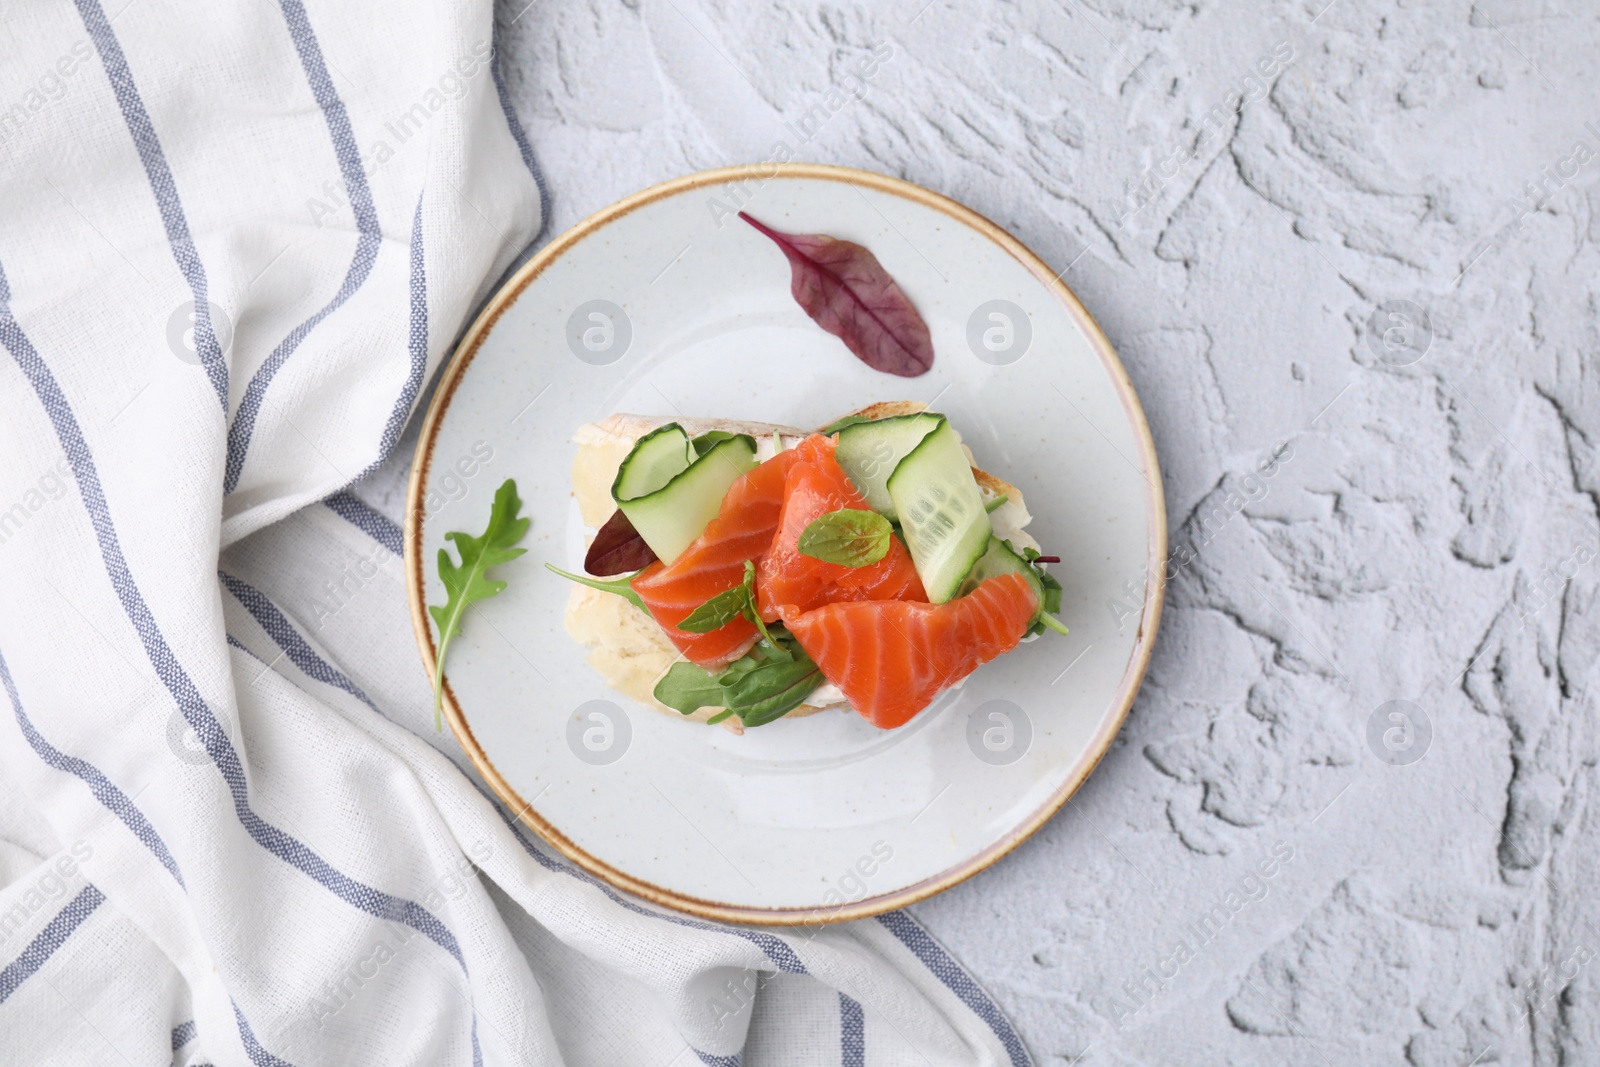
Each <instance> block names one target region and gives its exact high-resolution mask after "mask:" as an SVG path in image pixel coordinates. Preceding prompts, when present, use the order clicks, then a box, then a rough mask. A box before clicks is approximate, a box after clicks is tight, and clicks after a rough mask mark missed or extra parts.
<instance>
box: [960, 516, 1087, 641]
mask: <svg viewBox="0 0 1600 1067" xmlns="http://www.w3.org/2000/svg"><path fill="white" fill-rule="evenodd" d="M1029 551H1033V550H1032V549H1030V550H1029ZM1033 554H1034V555H1036V556H1037V555H1038V552H1033ZM1001 574H1020V575H1022V576H1023V577H1024V578H1026V579H1027V580H1028V584H1029V585H1030V586H1032V587H1033V595H1034V597H1035V598H1037V599H1038V601H1039V607H1038V609H1037V610H1035V611H1034V613H1033V618H1032V620H1030V621H1029V623H1028V630H1027V633H1028V634H1037V633H1043V632H1044V631H1045V630H1046V629H1051V630H1055V631H1056V632H1057V633H1063V634H1064V633H1066V632H1067V628H1066V627H1065V626H1064V625H1062V623H1061V620H1060V619H1057V618H1056V617H1055V616H1054V615H1052V614H1050V613H1051V612H1053V611H1060V610H1061V583H1060V582H1058V581H1056V580H1055V578H1053V577H1051V576H1050V575H1049V574H1047V573H1045V572H1044V571H1041V570H1040V569H1039V568H1038V567H1035V566H1034V565H1033V561H1032V560H1031V559H1029V558H1028V557H1027V556H1025V555H1023V554H1022V553H1020V552H1018V551H1017V550H1016V548H1015V547H1013V546H1012V544H1011V542H1010V541H1006V540H1002V539H1001V538H1000V537H999V536H993V537H990V538H989V549H988V551H986V552H985V553H984V554H983V555H982V556H981V557H979V559H978V562H976V563H974V564H973V565H972V570H971V571H969V572H968V573H967V576H966V577H965V578H964V579H962V581H961V590H960V592H959V593H957V594H956V595H957V596H966V595H967V594H968V593H970V592H972V591H973V590H974V589H976V588H978V583H980V582H982V581H984V580H985V579H987V578H994V577H996V576H998V575H1001Z"/></svg>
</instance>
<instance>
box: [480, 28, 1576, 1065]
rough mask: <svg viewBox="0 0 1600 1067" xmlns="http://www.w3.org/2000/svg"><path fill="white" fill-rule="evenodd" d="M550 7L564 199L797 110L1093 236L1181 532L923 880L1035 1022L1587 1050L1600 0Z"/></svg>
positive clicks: (1139, 1034) (1060, 252)
mask: <svg viewBox="0 0 1600 1067" xmlns="http://www.w3.org/2000/svg"><path fill="white" fill-rule="evenodd" d="M525 2H526V0H512V3H511V4H509V5H503V7H502V11H501V14H500V23H501V33H502V47H503V49H504V63H505V65H506V70H507V76H508V80H509V82H510V84H511V89H512V94H513V96H514V99H515V102H516V106H517V109H518V111H519V112H520V113H521V115H522V117H523V119H524V121H525V122H526V123H527V125H528V126H529V129H530V132H531V134H532V138H533V142H534V144H535V146H536V148H537V150H538V153H539V156H540V159H541V161H542V162H543V165H544V169H545V172H546V174H547V175H548V177H549V182H550V187H551V189H552V192H553V194H554V218H553V219H552V223H551V225H552V229H551V231H549V232H559V231H560V230H562V229H565V228H567V227H568V226H570V225H571V224H572V223H574V222H576V221H577V220H578V219H580V218H581V217H583V216H584V215H586V214H588V213H589V212H591V211H593V210H595V209H597V208H599V207H601V206H603V205H605V204H607V203H609V202H611V201H612V200H615V199H617V198H618V197H620V196H623V195H625V194H627V193H630V192H633V191H635V190H637V189H639V188H641V187H643V186H645V185H648V184H651V183H653V182H656V181H660V180H663V179H666V178H670V177H674V176H676V175H680V174H683V173H686V172H688V171H692V170H698V169H701V168H706V167H713V166H720V165H724V164H730V163H742V162H754V161H758V160H762V159H765V158H768V156H769V154H770V152H771V148H772V145H773V143H774V142H775V141H776V140H778V139H785V140H788V141H789V142H790V143H791V144H794V143H795V142H796V141H797V140H800V138H797V137H796V135H795V131H796V130H800V131H801V132H802V133H805V132H809V138H808V139H806V140H805V143H804V146H803V147H802V148H800V149H799V151H798V152H797V158H800V159H806V160H816V161H821V162H831V163H843V164H849V165H854V166H860V167H866V168H869V169H874V170H879V171H884V172H887V173H890V174H895V175H898V176H901V177H904V178H908V179H910V180H912V181H915V182H918V183H921V184H924V185H927V186H929V187H931V188H933V189H937V190H940V191H942V192H945V193H948V194H950V195H951V196H954V197H956V198H958V199H960V200H962V201H965V202H966V203H968V204H970V205H972V206H973V207H975V208H977V209H978V210H979V211H982V212H984V213H985V214H987V215H989V216H990V217H992V218H994V219H995V220H996V221H998V222H999V223H1001V224H1002V225H1004V226H1006V227H1007V228H1009V229H1011V230H1012V231H1013V232H1014V233H1016V234H1017V235H1018V236H1019V237H1021V238H1022V239H1023V240H1024V241H1026V242H1027V243H1028V244H1030V245H1031V246H1032V247H1034V248H1035V249H1036V250H1038V251H1039V252H1040V253H1041V254H1043V255H1044V256H1045V257H1046V258H1048V259H1051V260H1053V261H1054V262H1056V263H1057V264H1058V265H1060V266H1061V267H1067V266H1068V264H1072V266H1071V269H1070V270H1069V271H1068V273H1067V275H1066V279H1067V281H1068V282H1069V283H1070V284H1071V285H1072V286H1073V287H1074V288H1075V289H1076V290H1077V291H1078V293H1079V294H1080V295H1081V296H1082V297H1083V299H1084V301H1085V302H1086V303H1087V304H1088V306H1089V307H1090V309H1091V310H1092V311H1093V313H1094V314H1095V315H1096V316H1097V317H1098V318H1099V321H1100V322H1101V324H1102V325H1103V326H1104V327H1105V329H1106V331H1107V333H1109V335H1110V336H1111V339H1112V341H1113V343H1114V344H1115V345H1116V347H1117V349H1118V351H1119V352H1120V353H1121V354H1122V358H1123V360H1124V361H1125V362H1126V363H1127V366H1128V370H1129V372H1130V373H1131V375H1132V376H1133V379H1134V382H1135V384H1136V385H1137V387H1138V389H1139V392H1140V394H1141V396H1142V397H1143V400H1144V404H1145V408H1146V410H1147V412H1148V413H1149V415H1150V418H1151V423H1152V426H1153V429H1154V432H1155V436H1156V443H1157V445H1158V447H1159V449H1160V453H1161V459H1162V462H1163V465H1164V467H1165V478H1166V493H1167V506H1168V510H1169V513H1170V516H1171V519H1172V527H1173V533H1174V537H1173V543H1174V546H1175V547H1177V546H1188V547H1189V548H1191V549H1192V550H1193V559H1192V561H1190V560H1187V559H1185V558H1182V557H1180V560H1179V561H1178V562H1183V563H1185V564H1186V565H1183V566H1177V567H1175V569H1176V570H1177V572H1178V573H1177V577H1176V578H1175V579H1174V580H1173V581H1172V583H1171V585H1170V587H1169V590H1168V601H1167V614H1166V618H1165V620H1164V625H1163V627H1162V633H1161V641H1160V644H1159V647H1158V648H1157V651H1156V656H1155V661H1154V663H1153V665H1152V667H1151V671H1150V676H1149V680H1148V681H1147V683H1146V685H1145V688H1144V691H1143V693H1142V695H1141V696H1140V698H1139V701H1138V703H1137V705H1136V706H1135V708H1134V711H1133V714H1132V716H1131V717H1130V718H1129V720H1128V723H1127V726H1126V728H1125V729H1124V730H1123V732H1122V735H1121V737H1120V738H1119V740H1118V742H1117V745H1116V747H1115V749H1114V750H1113V752H1112V753H1111V754H1110V756H1108V758H1107V759H1106V760H1105V762H1104V763H1103V764H1102V765H1101V767H1100V769H1099V770H1098V771H1097V772H1096V774H1095V775H1094V777H1093V778H1092V779H1091V780H1090V782H1089V783H1088V785H1087V786H1086V787H1085V789H1084V790H1083V791H1082V792H1081V793H1080V794H1079V796H1078V798H1077V799H1076V800H1075V802H1074V803H1073V804H1072V805H1071V806H1070V807H1069V808H1068V809H1066V810H1064V811H1063V813H1062V814H1061V815H1060V816H1059V817H1057V818H1056V819H1055V820H1054V821H1053V822H1052V823H1051V824H1050V825H1048V826H1047V827H1046V828H1045V829H1044V830H1043V831H1042V832H1040V833H1039V835H1038V836H1037V837H1036V838H1034V839H1033V840H1032V841H1031V842H1029V843H1028V844H1027V845H1026V846H1024V847H1023V848H1022V849H1020V850H1019V851H1018V852H1017V853H1016V854H1015V855H1014V856H1012V857H1011V858H1009V859H1007V860H1006V861H1004V862H1002V863H1000V864H999V865H997V866H996V867H995V868H993V869H991V870H990V871H988V872H987V873H985V874H983V875H981V876H979V877H978V878H975V879H973V880H972V881H971V882H968V883H967V884H965V885H962V886H960V887H959V888H957V889H955V890H952V891H951V892H948V893H946V894H944V895H943V896H940V897H938V898H935V899H934V900H931V901H928V902H927V903H925V904H923V905H921V906H919V907H918V908H917V909H916V910H917V912H918V914H919V915H920V916H921V917H922V918H923V919H924V920H925V921H926V922H928V923H929V924H930V925H931V927H932V928H933V930H934V931H935V932H936V933H937V934H938V935H939V936H940V937H941V938H943V939H944V941H945V942H946V943H947V944H948V945H949V946H950V947H951V949H952V950H953V951H955V952H956V953H957V955H959V956H960V957H961V959H963V960H964V961H965V962H966V963H967V964H969V965H970V966H971V967H973V968H974V970H975V971H976V972H977V973H978V974H979V975H981V976H982V977H983V979H984V980H985V981H986V982H987V984H988V986H989V988H990V989H991V991H992V992H993V993H994V994H995V996H996V997H997V998H998V999H999V1000H1000V1002H1001V1003H1002V1004H1003V1005H1004V1007H1005V1008H1006V1009H1007V1011H1009V1012H1010V1013H1011V1015H1012V1016H1013V1018H1014V1019H1015V1020H1016V1021H1017V1023H1018V1025H1019V1026H1020V1028H1021V1029H1022V1032H1023V1033H1024V1035H1025V1036H1026V1038H1027V1040H1028V1042H1029V1043H1030V1045H1031V1047H1032V1049H1033V1051H1034V1053H1035V1055H1036V1056H1037V1058H1038V1059H1039V1061H1040V1063H1041V1064H1051V1065H1056V1067H1064V1065H1066V1064H1069V1063H1074V1062H1080V1063H1083V1064H1151V1065H1154V1064H1170V1063H1186V1064H1188V1063H1192V1064H1217V1063H1229V1064H1269V1063H1296V1064H1323V1063H1325V1064H1329V1065H1330V1067H1331V1065H1332V1064H1341V1063H1349V1062H1360V1063H1400V1062H1406V1061H1408V1060H1409V1062H1411V1063H1413V1064H1417V1065H1434V1064H1458V1065H1465V1064H1468V1063H1478V1064H1486V1063H1518V1064H1521V1063H1539V1064H1555V1063H1569V1062H1571V1063H1595V1062H1600V1013H1597V1010H1596V996H1595V989H1596V971H1597V970H1600V967H1596V966H1591V965H1589V964H1590V956H1591V955H1593V954H1595V953H1600V931H1597V929H1596V928H1595V927H1593V926H1591V925H1590V924H1591V921H1592V920H1593V918H1594V916H1595V913H1596V911H1597V910H1600V906H1597V905H1596V904H1595V903H1593V902H1592V899H1590V900H1586V898H1587V897H1589V891H1592V890H1594V889H1595V887H1596V884H1597V883H1596V877H1595V875H1596V870H1595V868H1596V862H1597V858H1600V851H1597V850H1596V848H1595V841H1596V837H1597V834H1600V826H1597V825H1596V818H1595V814H1594V812H1593V810H1592V809H1591V808H1590V806H1589V805H1590V802H1591V799H1592V796H1593V793H1594V786H1595V775H1594V762H1595V759H1596V743H1595V736H1596V728H1595V725H1594V724H1595V701H1594V700H1593V699H1592V698H1591V697H1590V696H1589V695H1588V687H1589V684H1590V682H1591V681H1592V679H1593V677H1594V674H1595V670H1594V664H1595V659H1596V653H1597V650H1600V606H1597V605H1596V602H1595V589H1596V574H1597V572H1600V567H1597V566H1596V565H1595V561H1594V555H1595V553H1596V505H1597V501H1600V463H1597V456H1596V451H1595V449H1596V447H1597V446H1600V361H1597V347H1600V338H1597V333H1596V325H1597V323H1596V318H1597V316H1596V309H1597V307H1600V297H1597V294H1596V278H1597V271H1596V268H1597V266H1600V254H1597V249H1596V242H1597V241H1600V213H1597V209H1600V187H1597V186H1596V185H1595V182H1594V179H1595V176H1596V174H1597V173H1600V159H1596V158H1594V157H1595V155H1596V154H1600V98H1597V97H1596V95H1595V93H1594V92H1593V87H1594V85H1595V84H1596V78H1595V73H1594V69H1593V68H1594V62H1595V60H1596V58H1597V57H1600V49H1597V45H1600V21H1597V12H1596V9H1595V8H1594V7H1593V5H1585V4H1580V3H1569V4H1563V3H1559V2H1557V0H1478V2H1477V3H1475V4H1474V3H1468V2H1465V0H1459V2H1458V0H1420V2H1413V3H1410V4H1393V3H1377V2H1368V0H1334V2H1333V3H1332V4H1330V5H1328V7H1327V8H1326V9H1325V10H1321V13H1320V15H1319V9H1322V8H1323V4H1324V3H1325V2H1326V0H1292V2H1284V3H1277V4H1246V3H1231V4H1230V3H1220V4H1210V3H1201V2H1197V0H1066V2H1065V3H1061V4H1049V3H1030V2H1022V3H1005V4H1000V3H984V2H982V0H932V2H931V3H929V4H928V5H927V6H926V7H923V6H922V4H923V0H906V2H902V3H896V4H894V5H867V4H853V5H852V4H831V3H822V4H814V3H810V2H808V0H779V3H777V4H776V5H773V6H768V5H757V4H735V3H731V2H728V0H632V2H620V3H619V2H614V0H588V2H587V3H583V2H579V0H536V2H535V3H534V4H533V5H532V6H531V8H529V9H527V10H526V11H525V13H522V14H521V15H520V17H519V14H518V13H519V11H522V10H523V4H524V3H525ZM1563 9H1566V11H1565V13H1563ZM884 42H887V43H888V44H889V45H890V46H891V48H892V50H893V54H892V56H891V57H890V58H889V59H888V60H887V61H885V62H883V63H882V64H881V66H880V68H879V69H878V71H877V73H876V74H875V75H874V77H873V78H872V79H871V81H870V83H868V84H866V85H865V86H862V85H860V84H857V83H856V82H855V81H854V80H853V79H852V76H851V75H849V73H848V71H849V70H850V69H851V68H852V66H853V65H854V62H855V59H856V58H857V57H858V56H860V55H862V54H865V53H867V52H868V51H870V50H871V49H872V48H873V46H875V45H879V44H882V43H884ZM1262 70H1268V71H1269V74H1268V75H1267V76H1265V77H1264V76H1263V75H1262V74H1261V71H1262ZM1269 87H1270V90H1269ZM830 88H842V89H845V90H850V91H853V92H854V93H856V94H863V90H864V94H863V95H862V98H861V99H854V98H851V99H848V100H846V101H844V102H843V104H842V106H839V107H838V108H837V109H836V110H835V109H834V107H833V106H832V105H831V104H830V103H829V101H828V91H829V89H830ZM834 99H835V100H838V99H839V98H838V97H837V96H835V97H834ZM1235 102H1240V107H1239V108H1238V110H1237V112H1236V110H1235V107H1234V105H1235ZM819 104H821V105H822V109H821V110H820V111H818V110H817V106H818V105H819ZM808 114H809V115H810V116H811V117H810V118H809V119H807V118H806V116H807V115H808ZM819 117H820V121H819ZM1588 122H1593V123H1594V125H1585V124H1586V123H1588ZM1580 143H1584V144H1585V145H1586V148H1585V150H1584V151H1581V152H1577V153H1575V152H1574V148H1575V146H1576V145H1578V144H1580ZM1191 155H1192V158H1190V156H1191ZM1529 182H1534V183H1540V182H1542V183H1543V188H1542V189H1540V188H1537V187H1529V186H1527V184H1526V183H1529ZM1135 208H1138V210H1137V211H1134V209H1135ZM1391 302H1409V303H1391ZM1421 312H1425V314H1426V319H1425V320H1424V319H1423V318H1421V317H1420V315H1419V313H1421ZM1284 445H1287V448H1286V449H1284V450H1283V451H1282V452H1281V453H1280V454H1279V455H1278V458H1277V461H1276V463H1270V462H1269V465H1268V472H1270V476H1268V474H1266V473H1263V472H1262V471H1260V470H1259V469H1258V465H1259V464H1260V463H1261V461H1262V460H1263V459H1269V460H1270V457H1272V455H1273V454H1274V453H1275V451H1277V450H1279V449H1280V447H1282V446H1284ZM1230 494H1234V495H1233V497H1232V499H1231V500H1230V499H1229V495H1230ZM1569 579H1570V580H1569ZM1395 700H1401V701H1409V702H1413V703H1412V704H1407V705H1397V706H1394V707H1387V708H1384V707H1383V706H1384V705H1385V704H1386V703H1387V702H1389V701H1395ZM1380 708H1382V712H1381V721H1379V722H1378V723H1377V727H1378V728H1377V729H1376V730H1375V731H1374V732H1373V734H1372V739H1371V740H1370V741H1369V732H1368V726H1369V720H1370V719H1372V717H1373V716H1374V715H1375V714H1379V713H1380ZM1396 710H1399V711H1401V712H1406V713H1408V716H1409V724H1410V725H1409V730H1408V726H1407V720H1401V719H1392V720H1391V719H1389V718H1388V715H1389V713H1390V712H1392V711H1396ZM1419 712H1420V713H1419ZM1418 756H1420V757H1421V758H1420V759H1418V758H1417V757H1418ZM1275 853H1276V858H1275ZM1284 856H1289V857H1290V858H1288V859H1286V860H1285V859H1283V858H1282V857H1284ZM1263 868H1264V869H1266V870H1270V871H1271V876H1270V877H1267V876H1265V875H1263V874H1262V870H1263ZM1208 916H1209V917H1208ZM1475 1057H1476V1059H1475ZM752 1067H758V1065H752Z"/></svg>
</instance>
